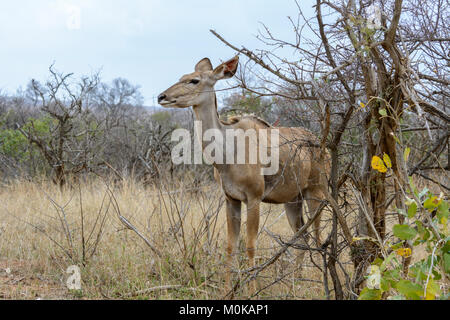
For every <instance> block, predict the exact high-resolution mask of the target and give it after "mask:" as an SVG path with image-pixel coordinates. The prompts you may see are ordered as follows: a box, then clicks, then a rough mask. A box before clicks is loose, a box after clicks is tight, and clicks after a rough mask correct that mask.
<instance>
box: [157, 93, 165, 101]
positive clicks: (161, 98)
mask: <svg viewBox="0 0 450 320" xmlns="http://www.w3.org/2000/svg"><path fill="white" fill-rule="evenodd" d="M165 98H167V96H166V95H165V94H164V93H161V94H160V95H159V96H158V103H160V102H161V101H163V100H164V99H165Z"/></svg>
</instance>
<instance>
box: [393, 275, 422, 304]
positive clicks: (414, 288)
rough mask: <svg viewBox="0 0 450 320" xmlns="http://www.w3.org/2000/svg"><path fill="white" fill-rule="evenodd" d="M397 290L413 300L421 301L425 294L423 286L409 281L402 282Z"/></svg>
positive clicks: (397, 286) (398, 284)
mask: <svg viewBox="0 0 450 320" xmlns="http://www.w3.org/2000/svg"><path fill="white" fill-rule="evenodd" d="M396 288H397V290H398V292H400V293H401V294H402V295H404V296H405V297H406V298H408V299H412V300H420V296H421V295H422V294H423V288H422V286H421V285H420V284H417V283H413V282H411V281H409V280H400V281H399V282H398V283H397V285H396Z"/></svg>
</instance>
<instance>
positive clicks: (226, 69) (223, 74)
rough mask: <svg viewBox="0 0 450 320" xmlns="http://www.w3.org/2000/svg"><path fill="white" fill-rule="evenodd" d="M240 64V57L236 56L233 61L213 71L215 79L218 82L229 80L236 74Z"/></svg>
mask: <svg viewBox="0 0 450 320" xmlns="http://www.w3.org/2000/svg"><path fill="white" fill-rule="evenodd" d="M238 64H239V56H235V57H234V58H233V59H230V60H228V61H226V62H224V63H222V64H221V65H219V66H218V67H216V68H215V69H214V71H213V74H214V77H215V78H216V80H221V79H229V78H231V77H233V76H234V74H235V73H236V70H237V67H238Z"/></svg>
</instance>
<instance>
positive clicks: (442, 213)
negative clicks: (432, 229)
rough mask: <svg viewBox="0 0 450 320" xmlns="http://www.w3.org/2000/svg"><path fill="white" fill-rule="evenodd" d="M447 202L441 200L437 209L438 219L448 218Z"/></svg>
mask: <svg viewBox="0 0 450 320" xmlns="http://www.w3.org/2000/svg"><path fill="white" fill-rule="evenodd" d="M448 213H449V210H448V202H447V201H442V202H441V203H440V204H439V206H438V209H437V217H438V220H439V221H442V218H444V219H448Z"/></svg>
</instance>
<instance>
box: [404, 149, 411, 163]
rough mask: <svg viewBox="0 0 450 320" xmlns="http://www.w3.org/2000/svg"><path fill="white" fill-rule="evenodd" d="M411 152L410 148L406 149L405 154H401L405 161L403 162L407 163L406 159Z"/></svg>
mask: <svg viewBox="0 0 450 320" xmlns="http://www.w3.org/2000/svg"><path fill="white" fill-rule="evenodd" d="M410 152H411V148H406V149H405V152H404V153H403V159H404V160H405V162H408V158H409V153H410Z"/></svg>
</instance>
